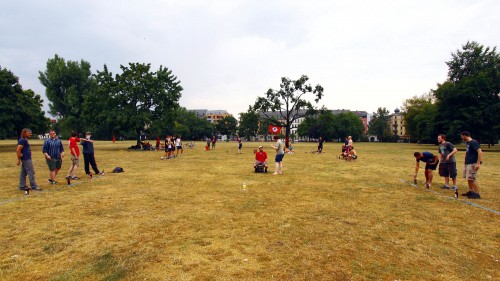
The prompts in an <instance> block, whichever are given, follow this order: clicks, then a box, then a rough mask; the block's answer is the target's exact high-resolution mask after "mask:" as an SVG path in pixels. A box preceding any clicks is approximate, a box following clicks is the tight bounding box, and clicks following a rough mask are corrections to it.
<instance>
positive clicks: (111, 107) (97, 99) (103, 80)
mask: <svg viewBox="0 0 500 281" xmlns="http://www.w3.org/2000/svg"><path fill="white" fill-rule="evenodd" d="M94 81H95V87H94V89H95V90H94V91H91V92H89V93H88V94H87V95H85V97H84V102H83V105H82V119H83V120H84V122H85V130H86V131H92V135H93V136H94V137H95V138H99V139H111V138H112V136H113V135H114V134H117V135H119V134H120V133H124V132H126V131H128V128H125V127H121V124H120V123H119V122H118V118H117V116H118V113H117V111H118V99H117V93H118V84H117V82H116V81H115V78H114V76H113V74H112V73H111V72H109V70H108V67H107V66H106V65H104V69H103V70H102V71H97V73H96V74H94Z"/></svg>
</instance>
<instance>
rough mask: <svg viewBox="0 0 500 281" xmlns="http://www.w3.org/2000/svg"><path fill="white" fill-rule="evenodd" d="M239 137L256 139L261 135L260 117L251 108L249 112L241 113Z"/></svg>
mask: <svg viewBox="0 0 500 281" xmlns="http://www.w3.org/2000/svg"><path fill="white" fill-rule="evenodd" d="M238 131H239V135H240V136H242V137H245V138H247V139H248V138H250V137H255V136H257V134H258V133H259V115H258V114H257V113H256V112H255V111H254V110H253V109H252V107H251V106H250V107H249V108H248V111H247V112H244V113H240V124H239V126H238Z"/></svg>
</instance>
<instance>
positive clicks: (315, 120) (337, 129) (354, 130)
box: [297, 109, 364, 140]
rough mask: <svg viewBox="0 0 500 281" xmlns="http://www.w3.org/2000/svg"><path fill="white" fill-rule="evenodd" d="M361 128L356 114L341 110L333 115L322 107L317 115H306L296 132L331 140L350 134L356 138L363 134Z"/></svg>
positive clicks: (301, 134)
mask: <svg viewBox="0 0 500 281" xmlns="http://www.w3.org/2000/svg"><path fill="white" fill-rule="evenodd" d="M363 130H364V128H363V122H362V121H361V119H360V118H359V116H357V115H356V114H354V113H352V112H343V113H339V114H336V115H334V114H333V113H332V112H331V111H329V110H324V109H323V110H320V111H319V113H318V115H315V116H308V117H306V118H305V120H304V122H302V123H301V124H300V125H299V128H298V129H297V132H298V134H299V135H300V136H308V137H311V138H315V139H317V138H319V137H323V138H324V139H325V140H333V139H344V138H345V137H347V136H352V137H353V138H354V139H355V140H358V139H360V138H361V136H362V135H363Z"/></svg>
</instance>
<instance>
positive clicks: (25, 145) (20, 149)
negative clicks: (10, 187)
mask: <svg viewBox="0 0 500 281" xmlns="http://www.w3.org/2000/svg"><path fill="white" fill-rule="evenodd" d="M30 137H31V130H30V129H27V128H24V129H23V130H22V131H21V138H19V141H18V142H17V149H16V153H17V165H21V174H20V175H19V190H21V191H25V192H29V191H28V186H27V185H26V177H28V179H29V181H30V186H31V189H32V190H41V189H40V188H39V187H38V185H37V183H36V180H35V168H34V167H33V162H32V161H31V148H30V144H29V142H28V139H29V138H30Z"/></svg>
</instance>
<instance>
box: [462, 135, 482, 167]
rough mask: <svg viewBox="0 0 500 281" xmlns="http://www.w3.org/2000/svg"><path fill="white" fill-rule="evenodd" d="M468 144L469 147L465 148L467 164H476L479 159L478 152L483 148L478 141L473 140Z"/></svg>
mask: <svg viewBox="0 0 500 281" xmlns="http://www.w3.org/2000/svg"><path fill="white" fill-rule="evenodd" d="M466 144H467V147H466V148H465V164H476V163H477V157H478V153H477V150H478V149H480V148H481V147H480V145H479V142H478V141H477V140H471V141H470V142H467V143H466Z"/></svg>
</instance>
